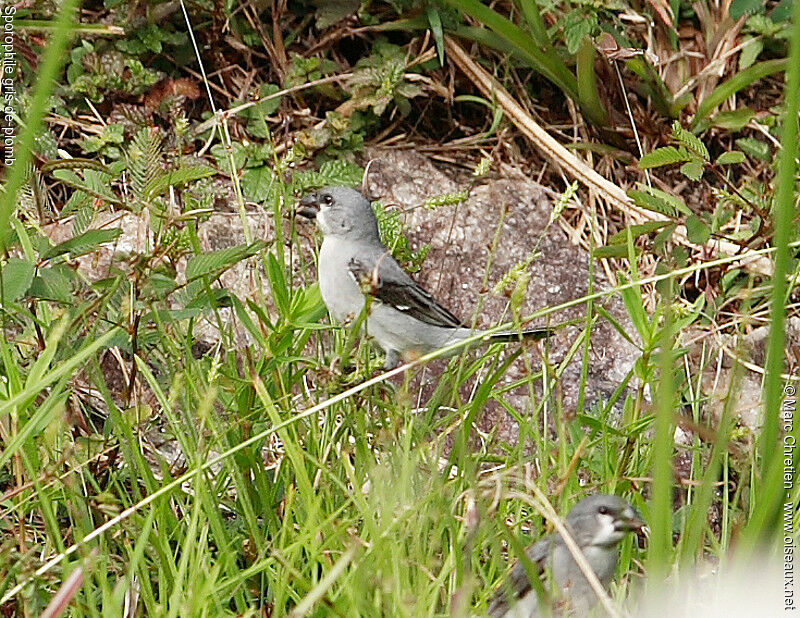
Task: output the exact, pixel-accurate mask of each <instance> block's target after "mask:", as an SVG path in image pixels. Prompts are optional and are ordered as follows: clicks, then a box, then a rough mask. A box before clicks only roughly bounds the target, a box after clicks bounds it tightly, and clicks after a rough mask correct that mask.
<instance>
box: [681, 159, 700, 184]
mask: <svg viewBox="0 0 800 618" xmlns="http://www.w3.org/2000/svg"><path fill="white" fill-rule="evenodd" d="M681 173H682V174H683V175H684V176H686V177H687V178H689V179H691V180H694V181H698V180H700V179H701V178H702V177H703V162H702V161H698V160H694V161H687V162H686V163H684V164H683V165H681Z"/></svg>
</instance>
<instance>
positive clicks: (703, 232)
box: [686, 215, 711, 245]
mask: <svg viewBox="0 0 800 618" xmlns="http://www.w3.org/2000/svg"><path fill="white" fill-rule="evenodd" d="M686 235H687V236H688V237H689V242H692V243H694V244H696V245H704V244H706V243H707V242H708V239H709V238H711V228H709V227H708V225H707V224H706V222H705V221H703V220H702V219H701V218H700V217H698V216H697V215H691V216H689V217H687V218H686Z"/></svg>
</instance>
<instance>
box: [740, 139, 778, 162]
mask: <svg viewBox="0 0 800 618" xmlns="http://www.w3.org/2000/svg"><path fill="white" fill-rule="evenodd" d="M736 145H737V146H738V147H739V148H741V149H742V150H744V152H745V153H746V154H749V155H750V156H751V157H755V158H756V159H761V160H762V161H771V160H772V146H771V145H770V144H768V143H767V142H762V141H761V140H759V139H756V138H755V137H740V138H739V139H737V140H736Z"/></svg>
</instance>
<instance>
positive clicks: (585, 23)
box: [564, 10, 596, 55]
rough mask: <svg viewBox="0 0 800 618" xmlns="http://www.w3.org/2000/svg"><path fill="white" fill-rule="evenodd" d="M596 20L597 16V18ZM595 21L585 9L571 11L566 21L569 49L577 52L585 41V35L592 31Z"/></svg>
mask: <svg viewBox="0 0 800 618" xmlns="http://www.w3.org/2000/svg"><path fill="white" fill-rule="evenodd" d="M595 20H596V18H595ZM594 26H595V23H594V22H593V20H592V19H590V18H589V17H588V16H586V15H585V14H584V13H583V11H581V10H576V11H573V12H572V13H570V14H569V15H568V16H567V18H566V19H565V21H564V41H565V42H566V44H567V51H568V52H569V53H570V54H573V55H574V54H576V53H577V51H578V48H579V47H580V45H581V41H583V37H585V36H588V35H589V34H591V33H592V28H594Z"/></svg>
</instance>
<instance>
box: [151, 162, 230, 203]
mask: <svg viewBox="0 0 800 618" xmlns="http://www.w3.org/2000/svg"><path fill="white" fill-rule="evenodd" d="M216 173H217V170H216V169H214V168H213V167H211V166H209V165H191V166H189V167H182V168H180V169H177V170H173V171H171V172H165V173H163V174H159V175H158V176H156V177H155V178H153V179H152V180H151V181H150V182H148V183H147V186H146V187H145V189H144V197H145V199H151V198H154V197H157V196H159V195H161V194H163V193H165V192H166V191H167V190H168V189H169V188H170V187H176V186H178V185H185V184H187V183H189V182H192V181H195V180H200V179H201V178H208V177H209V176H213V175H214V174H216Z"/></svg>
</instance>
